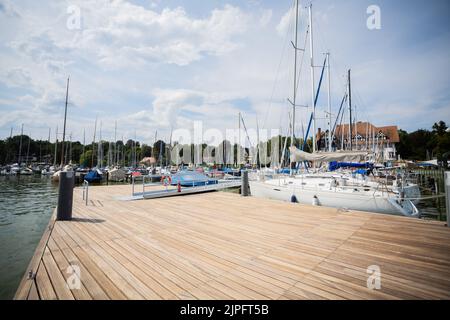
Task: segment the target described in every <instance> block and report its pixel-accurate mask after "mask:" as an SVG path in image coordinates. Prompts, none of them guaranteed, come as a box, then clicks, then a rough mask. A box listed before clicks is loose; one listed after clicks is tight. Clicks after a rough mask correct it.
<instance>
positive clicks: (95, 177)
mask: <svg viewBox="0 0 450 320" xmlns="http://www.w3.org/2000/svg"><path fill="white" fill-rule="evenodd" d="M102 178H103V176H102V172H101V171H100V170H98V169H93V170H91V171H89V172H88V173H87V174H86V175H85V176H84V180H86V181H87V182H89V183H92V182H100V181H102Z"/></svg>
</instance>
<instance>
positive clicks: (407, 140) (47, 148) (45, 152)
mask: <svg viewBox="0 0 450 320" xmlns="http://www.w3.org/2000/svg"><path fill="white" fill-rule="evenodd" d="M398 133H399V136H400V142H399V143H398V144H397V153H398V154H399V155H400V157H401V159H405V160H414V161H423V160H430V159H437V160H438V162H439V163H441V164H442V166H443V167H445V168H447V161H446V160H448V159H449V157H450V130H449V128H448V127H447V124H446V123H445V122H444V121H439V122H437V123H434V125H433V126H432V128H431V130H428V129H418V130H416V131H413V132H410V133H408V132H406V131H405V130H402V129H399V130H398ZM279 137H280V139H281V143H280V144H279V146H280V148H282V146H283V144H284V141H285V140H286V139H287V140H288V141H287V144H288V145H289V144H290V139H291V138H290V137H285V136H279ZM20 138H21V136H20V135H15V136H12V137H9V138H6V139H3V140H0V165H7V164H11V163H16V162H19V161H18V160H19V157H20V159H21V162H26V163H29V162H30V163H31V162H45V163H49V164H50V163H60V162H61V154H60V152H57V153H56V160H55V159H54V157H55V154H54V150H55V142H50V141H48V140H34V139H32V138H31V137H30V136H28V135H22V150H21V152H20V154H19V149H20V146H21V143H20ZM295 140H296V142H297V143H299V144H303V139H301V138H300V139H298V138H296V139H295ZM57 143H58V145H57V150H61V146H62V142H61V141H58V142H57ZM99 143H100V144H101V145H102V148H103V154H104V155H107V154H108V152H109V151H110V148H117V149H118V150H120V153H121V155H122V156H121V163H120V164H121V165H124V166H126V165H129V164H130V163H133V158H134V159H141V158H144V157H152V156H153V157H155V158H156V159H157V161H158V162H159V161H161V162H166V161H167V160H168V158H169V156H170V155H169V153H170V146H169V144H168V143H166V142H165V141H163V140H158V141H156V142H155V143H153V145H149V144H146V143H141V142H139V141H135V140H133V139H128V140H127V141H126V142H124V141H122V140H118V141H116V142H114V141H107V140H101V141H100V142H95V143H89V144H85V145H83V144H82V143H81V142H79V141H66V142H65V150H66V152H65V156H64V157H65V159H66V160H71V161H72V162H73V163H78V164H80V165H82V166H85V167H93V166H94V165H95V164H97V163H98V161H97V151H98V145H99ZM268 143H269V144H270V140H269V141H268ZM175 144H176V142H175ZM175 144H174V145H175ZM223 144H225V146H226V148H229V147H231V144H230V142H228V141H226V140H224V141H223V142H222V143H221V144H220V145H223ZM220 145H219V146H220ZM191 146H192V148H193V147H194V145H193V144H192V145H191ZM306 146H307V147H306V151H308V152H311V149H312V148H311V146H312V141H311V139H308V141H307V144H306ZM202 147H203V149H205V148H206V147H207V145H206V144H203V146H202ZM308 149H309V150H308ZM233 150H234V152H235V153H236V152H237V144H234V146H233ZM115 151H116V149H114V150H113V151H112V152H115ZM280 151H281V149H280ZM92 153H94V154H92ZM105 158H106V157H105ZM92 162H93V163H92ZM103 162H105V163H106V159H104V160H103Z"/></svg>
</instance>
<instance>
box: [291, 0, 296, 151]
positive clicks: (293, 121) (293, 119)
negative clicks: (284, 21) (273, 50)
mask: <svg viewBox="0 0 450 320" xmlns="http://www.w3.org/2000/svg"><path fill="white" fill-rule="evenodd" d="M297 29H298V0H296V1H295V39H294V52H295V53H294V96H293V97H292V98H293V101H292V131H291V147H292V146H294V138H295V135H294V131H295V130H294V129H295V103H296V98H297V50H298V49H297V43H298V30H297Z"/></svg>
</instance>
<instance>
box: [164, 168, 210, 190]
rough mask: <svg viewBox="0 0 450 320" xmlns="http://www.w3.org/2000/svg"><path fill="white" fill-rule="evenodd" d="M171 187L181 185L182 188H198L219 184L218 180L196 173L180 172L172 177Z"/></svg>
mask: <svg viewBox="0 0 450 320" xmlns="http://www.w3.org/2000/svg"><path fill="white" fill-rule="evenodd" d="M171 179H172V181H171V185H173V186H176V185H178V184H180V186H182V187H197V186H206V185H210V184H217V183H218V180H217V179H212V178H209V177H207V176H206V175H204V174H202V173H200V172H196V171H180V172H178V173H176V174H174V175H172V176H171Z"/></svg>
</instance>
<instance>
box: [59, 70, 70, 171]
mask: <svg viewBox="0 0 450 320" xmlns="http://www.w3.org/2000/svg"><path fill="white" fill-rule="evenodd" d="M69 78H70V77H68V78H67V88H66V106H65V108H64V128H63V138H62V147H61V169H62V167H63V166H64V141H65V139H66V119H67V101H68V99H69Z"/></svg>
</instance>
